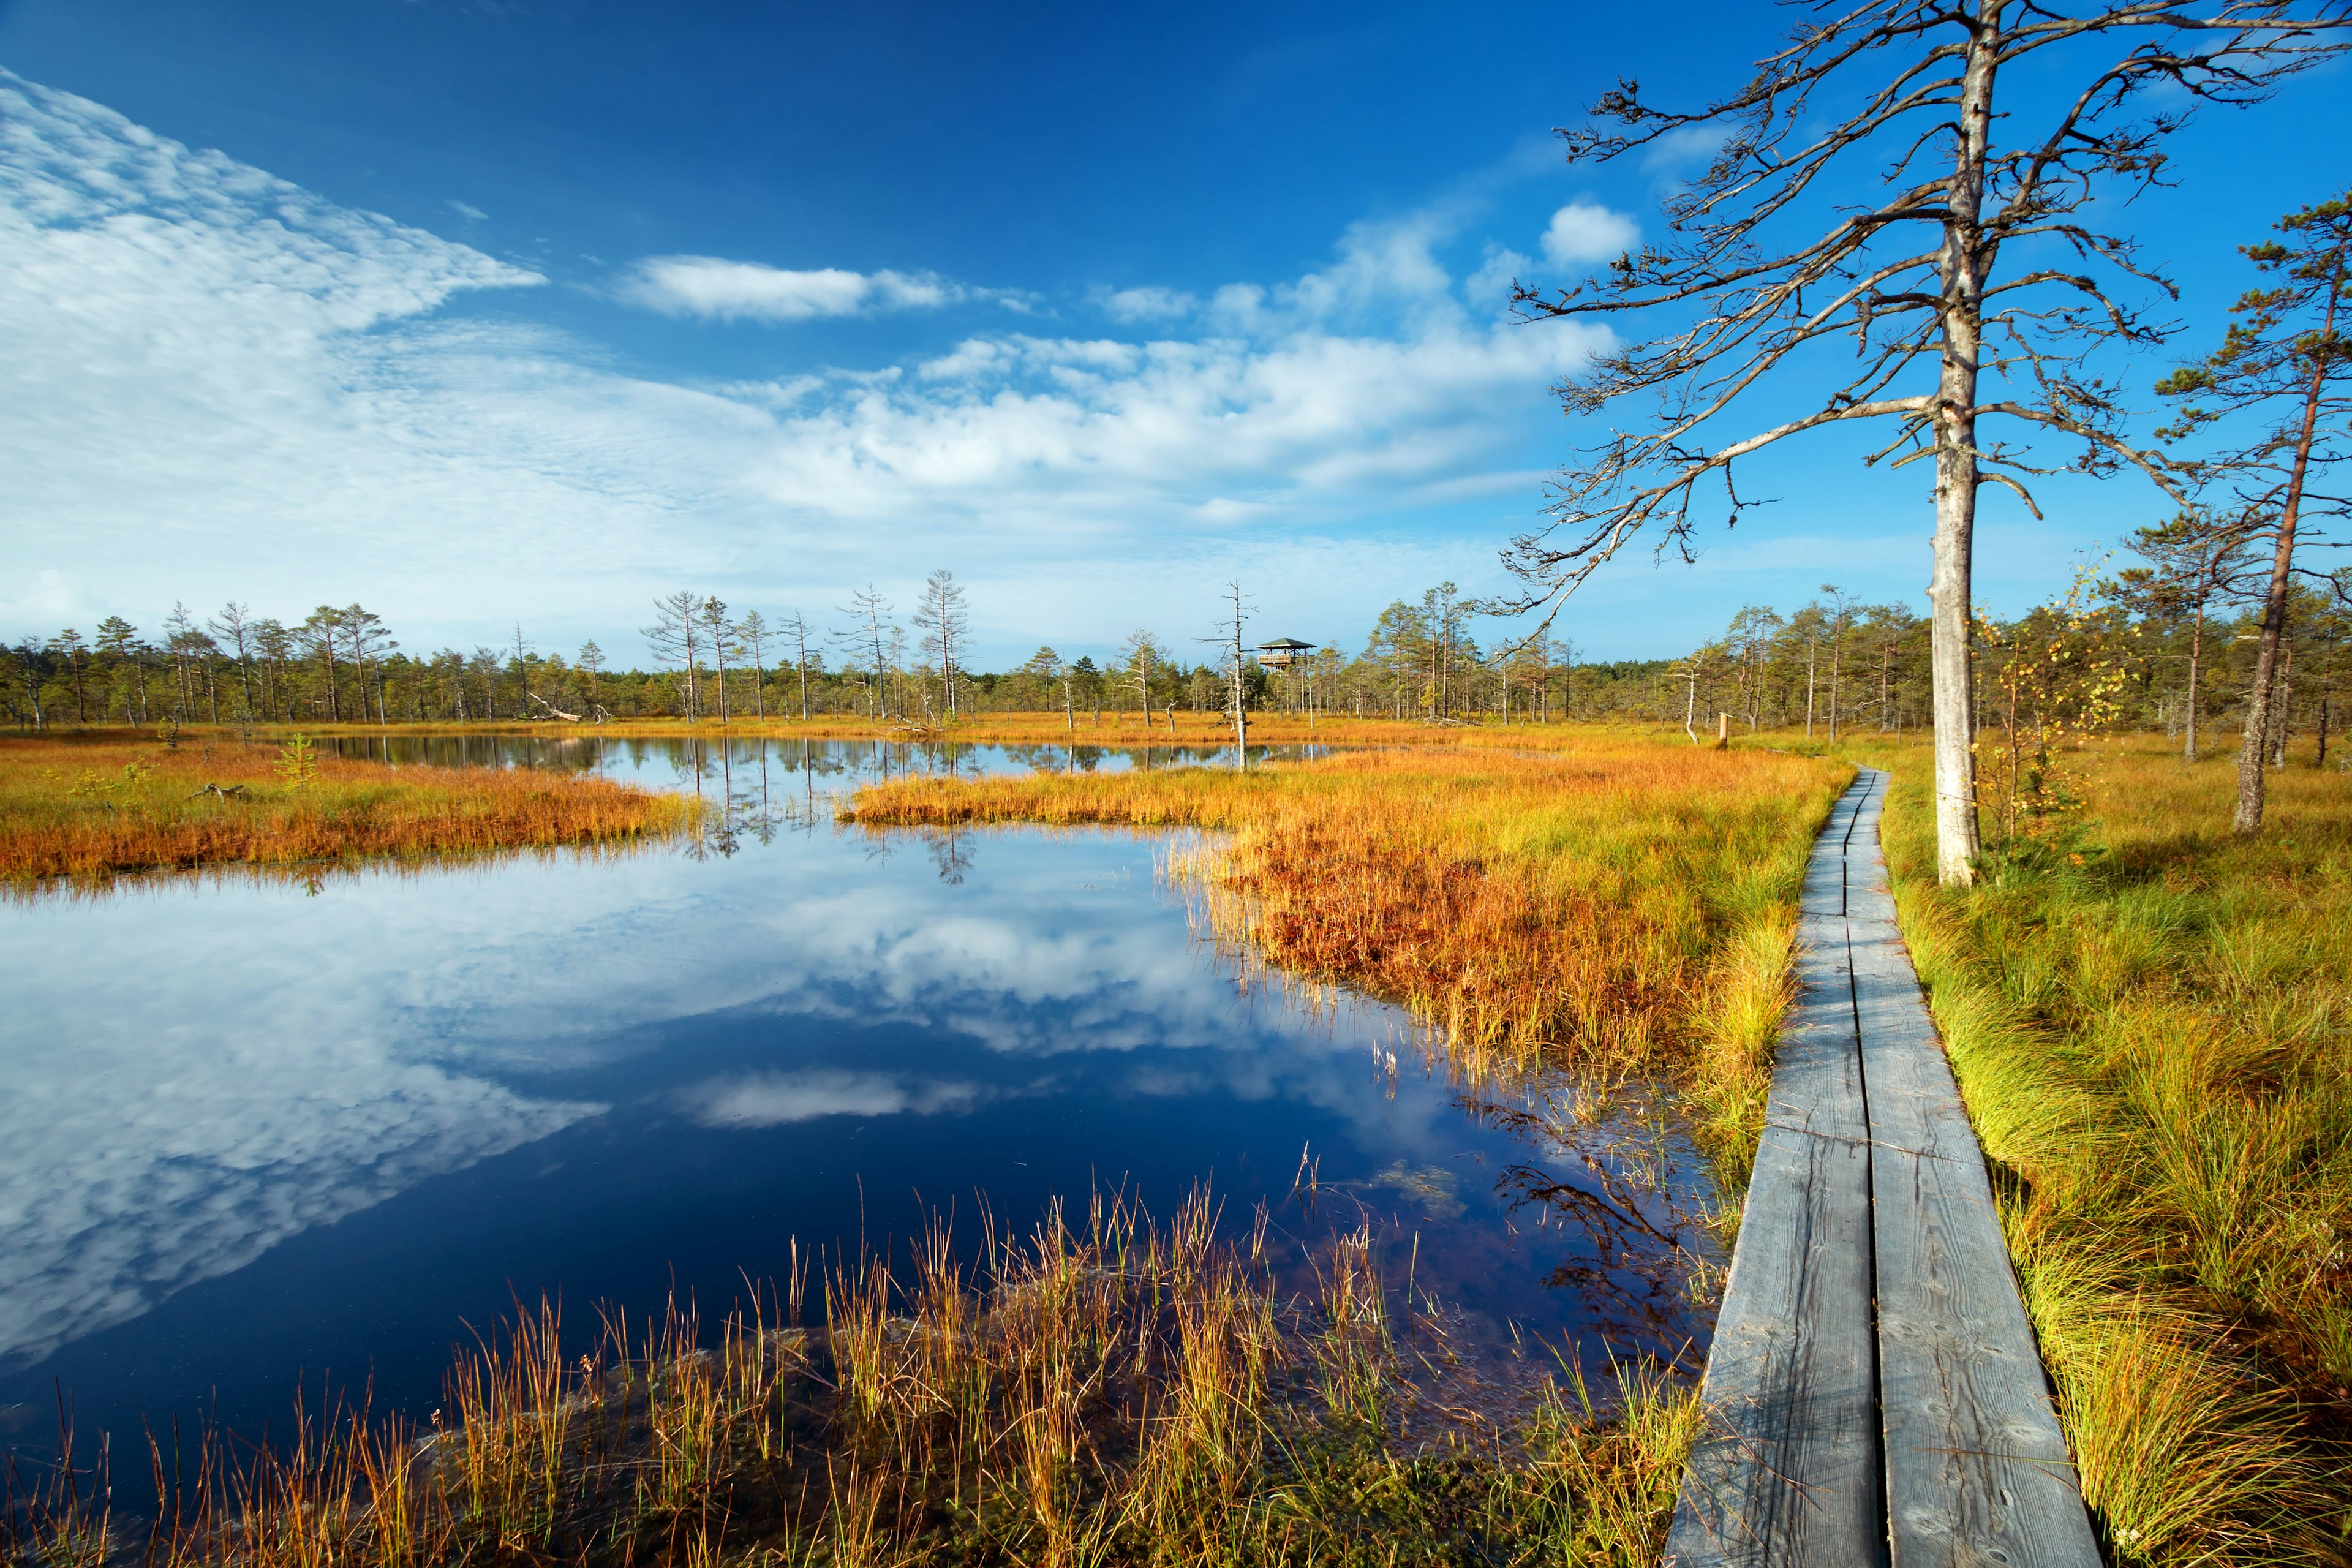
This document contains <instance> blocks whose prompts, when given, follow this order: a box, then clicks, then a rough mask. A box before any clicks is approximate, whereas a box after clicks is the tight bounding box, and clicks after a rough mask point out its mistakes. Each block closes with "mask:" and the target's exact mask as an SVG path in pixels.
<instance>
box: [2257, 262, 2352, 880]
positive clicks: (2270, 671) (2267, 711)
mask: <svg viewBox="0 0 2352 1568" xmlns="http://www.w3.org/2000/svg"><path fill="white" fill-rule="evenodd" d="M2341 292H2342V287H2341V281H2340V279H2339V282H2338V287H2337V288H2336V290H2334V291H2333V292H2331V293H2330V294H2329V295H2328V299H2327V317H2326V324H2325V326H2324V327H2323V328H2322V331H2323V332H2324V333H2327V334H2333V333H2334V331H2335V330H2336V295H2337V294H2340V293H2341ZM2326 379H2327V361H2326V358H2325V357H2323V356H2320V355H2314V356H2313V357H2312V362H2311V384H2310V386H2309V387H2308V388H2306V389H2305V393H2304V399H2303V428H2302V430H2301V431H2300V432H2298V433H2297V434H2296V437H2295V443H2294V468H2293V470H2292V471H2291V472H2290V473H2289V475H2288V478H2287V486H2286V500H2285V504H2284V505H2283V506H2281V507H2280V508H2279V525H2278V542H2277V544H2276V547H2275V548H2273V550H2272V552H2271V584H2270V592H2269V593H2268V594H2266V595H2263V633H2262V643H2261V646H2260V649H2259V651H2258V652H2257V653H2256V654H2255V656H2254V689H2253V700H2252V701H2251V702H2249V703H2248V704H2247V706H2246V739H2245V743H2244V744H2243V745H2242V746H2240V747H2239V748H2238V816H2237V821H2236V823H2235V826H2236V827H2237V830H2238V832H2239V833H2240V834H2242V835H2251V834H2255V833H2259V832H2261V831H2262V827H2263V743H2264V742H2266V741H2267V740H2269V738H2270V731H2271V687H2272V684H2273V682H2274V681H2275V680H2276V679H2277V678H2278V661H2279V641H2280V639H2281V638H2282V637H2284V635H2285V633H2286V590H2287V585H2288V584H2289V583H2290V582H2292V581H2293V580H2294V579H2293V572H2294V531H2295V525H2296V523H2297V522H2298V521H2301V518H2302V513H2303V486H2304V481H2305V478H2306V477H2308V475H2309V474H2310V472H2311V447H2312V441H2313V439H2314V437H2315V434H2316V433H2317V430H2318V427H2319V402H2320V394H2321V393H2322V391H2324V390H2325V388H2326Z"/></svg>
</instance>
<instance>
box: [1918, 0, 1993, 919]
mask: <svg viewBox="0 0 2352 1568" xmlns="http://www.w3.org/2000/svg"><path fill="white" fill-rule="evenodd" d="M2002 9H2003V0H1979V3H1978V5H1977V6H1976V16H1975V21H1974V23H1973V26H1972V29H1971V34H1970V38H1969V52H1968V65H1967V68H1966V70H1965V71H1964V72H1963V74H1962V76H1961V80H1960V116H1959V118H1960V144H1959V153H1958V157H1957V159H1956V160H1955V162H1954V166H1953V170H1952V183H1951V188H1950V193H1949V197H1948V203H1947V205H1948V210H1949V212H1950V215H1951V216H1949V217H1948V218H1947V219H1946V220H1945V224H1944V257H1943V263H1942V267H1941V271H1942V273H1943V279H1944V293H1943V299H1942V301H1941V304H1940V307H1939V313H1940V315H1941V318H1942V321H1943V333H1944V345H1943V349H1944V352H1943V367H1942V374H1941V376H1940V378H1939V380H1938V383H1937V391H1936V411H1935V412H1936V540H1935V560H1936V564H1935V574H1934V575H1933V576H1932V577H1931V578H1930V579H1929V582H1928V586H1927V598H1928V602H1929V610H1928V658H1929V663H1930V666H1931V668H1933V670H1934V681H1933V685H1934V688H1935V710H1936V741H1935V745H1936V875H1937V880H1939V881H1941V882H1942V883H1943V884H1944V886H1946V887H1948V888H1965V887H1967V886H1969V884H1970V883H1972V882H1974V881H1975V880H1976V861H1977V855H1978V852H1979V847H1980V846H1979V842H1978V838H1977V779H1976V734H1975V728H1974V718H1975V715H1974V714H1973V712H1972V711H1971V709H1970V702H1969V688H1970V672H1969V607H1970V593H1971V584H1970V575H1971V574H1970V570H1969V567H1970V557H1971V554H1972V552H1973V550H1974V547H1975V542H1976V522H1977V416H1976V405H1977V368H1978V366H1977V356H1978V352H1979V336H1980V330H1981V326H1982V321H1983V311H1984V282H1985V280H1984V270H1985V265H1986V262H1987V260H1988V258H1986V257H1985V255H1984V254H1983V251H1982V234H1981V231H1980V228H1979V219H1980V216H1981V214H1982V211H1983V207H1984V188H1985V148H1986V146H1987V144H1988V142H1990V138H1991V131H1992V89H1993V76H1994V72H1995V70H1996V69H1997V68H1998V63H1999V61H1998V54H1997V47H1998V44H1999V41H2000V31H2001V11H2002Z"/></svg>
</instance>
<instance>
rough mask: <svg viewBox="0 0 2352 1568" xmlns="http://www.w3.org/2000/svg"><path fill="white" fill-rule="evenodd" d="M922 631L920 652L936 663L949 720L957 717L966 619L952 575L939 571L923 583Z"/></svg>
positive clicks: (919, 616)
mask: <svg viewBox="0 0 2352 1568" xmlns="http://www.w3.org/2000/svg"><path fill="white" fill-rule="evenodd" d="M915 616H916V619H917V620H918V621H919V623H920V624H921V626H922V628H923V641H922V649H923V651H924V652H925V653H927V654H929V655H930V656H931V657H932V658H936V659H937V660H938V661H939V668H940V684H942V685H943V686H945V687H946V689H947V709H948V717H949V718H950V719H952V718H954V717H955V716H956V660H957V649H959V648H961V647H962V646H963V637H964V631H965V629H966V625H967V621H968V617H967V616H965V614H964V599H963V588H962V587H961V585H960V584H958V583H957V582H956V580H955V574H954V573H952V572H950V571H947V570H945V569H944V568H942V569H941V570H940V571H937V572H934V573H932V574H930V576H929V577H928V578H926V579H925V580H924V582H923V600H922V604H921V605H920V607H919V608H918V609H917V610H916V612H915Z"/></svg>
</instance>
